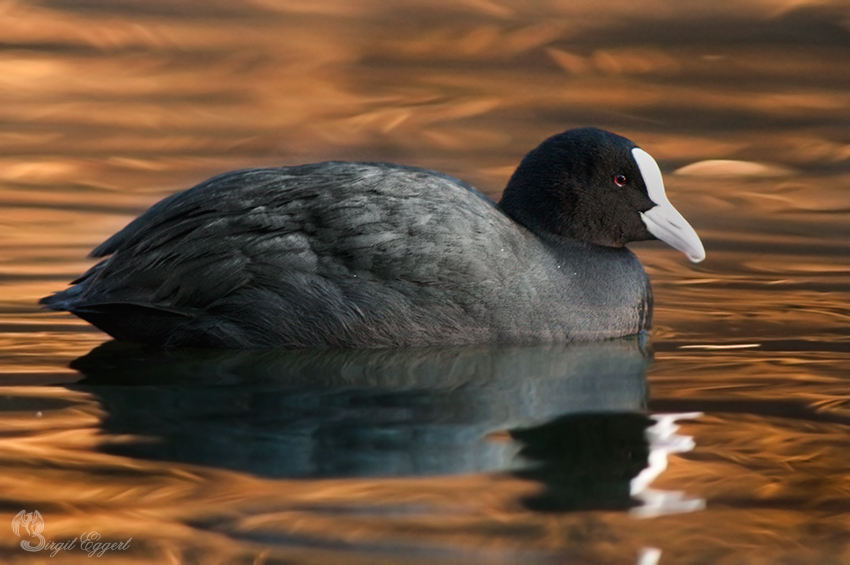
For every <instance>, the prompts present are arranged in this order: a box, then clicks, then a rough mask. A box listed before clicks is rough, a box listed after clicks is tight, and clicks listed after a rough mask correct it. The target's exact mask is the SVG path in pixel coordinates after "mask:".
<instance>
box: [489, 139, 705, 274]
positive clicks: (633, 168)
mask: <svg viewBox="0 0 850 565" xmlns="http://www.w3.org/2000/svg"><path fill="white" fill-rule="evenodd" d="M499 206H500V207H501V208H502V210H504V211H505V213H507V214H508V215H509V216H511V217H512V218H513V219H514V220H516V221H517V222H519V223H520V224H522V225H524V226H525V227H526V228H528V229H529V230H531V231H532V232H534V233H536V234H537V235H539V236H541V237H552V236H554V237H556V238H558V237H566V238H570V239H575V240H579V241H584V242H587V243H593V244H597V245H605V246H609V247H621V246H623V245H625V244H626V243H628V242H630V241H642V240H646V239H655V238H658V239H661V240H663V241H665V242H666V243H668V244H670V245H672V246H673V247H675V248H677V249H679V250H681V251H684V252H685V253H686V254H687V255H688V256H689V257H690V258H691V260H695V261H699V260H702V258H703V257H704V256H705V252H704V251H703V249H702V244H701V243H700V241H699V238H698V237H697V235H696V233H695V232H694V231H693V228H691V226H690V225H688V223H687V222H686V221H685V219H684V218H682V216H681V215H680V214H679V213H678V212H677V211H676V210H675V208H673V206H672V205H671V204H670V203H669V201H668V200H667V197H666V195H665V193H664V185H663V181H662V179H661V173H660V171H659V170H658V165H657V164H656V163H655V160H654V159H653V158H652V157H650V156H649V154H648V153H646V152H645V151H643V150H642V149H640V148H638V147H637V146H636V145H635V144H634V143H633V142H632V141H630V140H628V139H626V138H625V137H621V136H619V135H616V134H613V133H610V132H607V131H603V130H600V129H596V128H580V129H572V130H567V131H565V132H564V133H561V134H558V135H555V136H553V137H550V138H549V139H547V140H546V141H544V142H543V143H541V144H540V145H539V146H538V147H537V148H536V149H534V150H533V151H532V152H531V153H529V154H528V155H526V156H525V158H524V159H523V160H522V162H521V163H520V165H519V167H517V170H516V171H515V172H514V174H513V176H512V177H511V179H510V181H509V182H508V186H507V187H506V188H505V191H504V194H503V195H502V200H501V201H500V202H499Z"/></svg>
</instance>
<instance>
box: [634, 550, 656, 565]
mask: <svg viewBox="0 0 850 565" xmlns="http://www.w3.org/2000/svg"><path fill="white" fill-rule="evenodd" d="M659 559H661V550H660V549H658V548H657V547H644V548H643V549H641V550H640V553H639V554H638V560H637V565H658V560H659Z"/></svg>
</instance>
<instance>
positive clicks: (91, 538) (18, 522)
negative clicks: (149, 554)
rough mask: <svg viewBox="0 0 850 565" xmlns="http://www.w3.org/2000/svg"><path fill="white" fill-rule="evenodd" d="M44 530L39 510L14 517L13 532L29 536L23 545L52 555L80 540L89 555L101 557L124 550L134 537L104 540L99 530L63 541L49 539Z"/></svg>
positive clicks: (21, 512) (25, 536) (73, 546)
mask: <svg viewBox="0 0 850 565" xmlns="http://www.w3.org/2000/svg"><path fill="white" fill-rule="evenodd" d="M43 531H44V517H42V515H41V513H40V512H39V511H38V510H33V511H32V512H27V511H26V510H21V511H20V512H18V513H17V514H15V517H14V518H12V533H14V534H15V535H16V536H18V537H23V538H28V539H23V540H21V547H22V548H24V549H25V550H27V551H41V550H42V549H46V550H47V551H50V552H51V553H50V557H53V556H54V555H56V554H57V553H59V552H60V551H68V550H72V549H76V548H77V542H80V546H79V548H80V549H81V550H83V551H85V552H86V553H88V556H89V557H92V556H94V555H97V556H98V557H100V556H101V555H103V554H104V553H106V552H107V551H123V550H125V549H127V548H128V547H130V542H131V541H132V540H133V538H129V539H127V540H126V541H122V542H102V541H100V534H99V533H97V532H85V533H83V535H81V536H78V537H75V538H74V539H72V540H67V541H63V542H55V541H47V540H46V539H44V536H43V535H41V532H43ZM32 538H36V541H38V544H37V545H33V544H32V543H30V540H31V539H32Z"/></svg>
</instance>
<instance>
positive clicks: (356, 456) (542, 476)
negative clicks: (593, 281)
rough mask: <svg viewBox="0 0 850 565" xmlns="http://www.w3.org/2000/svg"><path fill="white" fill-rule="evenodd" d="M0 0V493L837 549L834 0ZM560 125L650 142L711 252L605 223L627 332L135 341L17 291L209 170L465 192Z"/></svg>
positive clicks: (192, 516) (340, 526)
mask: <svg viewBox="0 0 850 565" xmlns="http://www.w3.org/2000/svg"><path fill="white" fill-rule="evenodd" d="M0 10H2V15H3V17H2V18H0V29H2V37H3V40H2V43H0V49H2V50H0V85H2V87H0V100H2V104H0V118H2V120H3V128H2V131H0V385H2V387H1V388H0V420H1V421H2V428H3V430H4V432H3V434H2V437H0V459H2V461H3V467H4V472H3V474H2V475H3V478H2V479H1V480H0V497H2V499H1V500H2V505H3V508H4V509H5V510H4V512H5V514H6V515H7V519H8V520H9V521H11V520H12V519H13V518H14V517H15V515H16V514H17V513H18V512H19V511H20V510H22V509H25V510H26V511H27V512H33V511H34V510H38V511H39V512H40V514H41V515H42V517H43V519H44V531H43V536H44V537H45V539H47V540H48V541H55V542H61V541H63V540H70V539H73V538H75V537H79V536H81V535H82V534H83V533H84V532H92V531H97V532H98V533H99V534H100V536H101V539H102V540H106V541H124V540H127V539H129V538H132V541H131V542H130V545H129V547H128V548H127V549H125V550H115V551H113V552H111V553H110V557H109V559H111V560H113V561H120V560H125V561H128V562H130V561H132V562H151V563H162V562H199V563H216V562H220V563H230V562H246V563H249V562H250V563H266V562H270V563H271V562H274V563H278V562H296V563H329V562H332V563H432V562H440V563H477V562H481V563H564V562H570V563H588V564H597V563H640V564H641V565H647V564H652V563H661V564H667V563H670V564H672V563H676V564H680V563H722V564H727V563H728V564H733V563H747V564H750V563H765V564H768V563H769V564H776V563H789V564H797V563H800V564H808V563H826V564H828V563H847V562H850V520H848V512H850V474H848V471H847V465H846V453H847V452H848V448H850V400H848V399H850V380H848V373H847V369H846V367H847V365H848V361H850V331H848V324H850V306H848V305H850V252H848V251H850V249H848V247H850V245H848V242H850V221H848V220H850V74H848V73H847V68H848V63H850V12H848V9H847V6H846V5H845V3H844V2H839V1H835V2H805V1H803V2H794V3H788V2H781V1H779V0H775V1H771V0H765V1H756V0H752V1H750V0H747V1H744V2H717V1H712V2H708V1H705V2H703V1H697V2H688V3H680V2H674V1H672V0H652V1H649V2H641V3H632V2H619V1H617V0H613V1H610V2H602V3H600V2H596V1H594V2H557V1H553V2H516V1H489V0H469V1H465V2H444V1H442V0H429V1H425V0H421V1H415V2H405V3H403V4H398V3H393V2H385V1H383V0H373V1H369V2H357V3H352V2H341V1H337V0H320V1H312V2H298V1H289V2H283V1H274V0H256V1H247V0H246V1H238V2H210V1H204V2H201V1H194V0H188V1H184V2H180V3H173V2H165V1H160V0H145V1H136V0H121V1H115V0H110V1H100V0H86V1H85V2H74V3H66V2H55V1H52V0H45V1H42V2H35V1H26V0H24V1H20V2H11V3H6V4H4V5H3V6H2V7H0ZM584 125H594V126H597V127H602V128H606V129H610V130H613V131H616V132H618V133H620V134H622V135H625V136H627V137H629V138H631V139H633V140H635V141H636V142H637V143H638V144H639V145H640V146H641V147H643V148H644V149H646V150H647V151H648V152H649V153H651V154H652V155H653V156H654V157H655V158H656V159H657V160H658V161H659V163H660V165H661V168H662V171H663V172H664V174H665V179H666V183H667V187H668V188H667V190H668V194H669V196H670V198H671V200H672V201H673V202H674V203H675V204H676V206H677V207H678V208H679V209H680V211H681V212H682V213H683V215H684V216H685V217H686V218H688V219H689V221H690V222H691V224H692V225H693V226H694V227H695V228H696V230H697V231H698V232H699V233H700V235H701V237H702V239H703V242H704V244H705V247H706V250H707V253H708V258H707V259H706V260H705V262H703V263H700V264H698V265H693V264H690V263H689V262H688V261H687V260H686V259H685V258H684V257H683V256H682V255H681V254H680V253H678V252H676V251H674V250H671V249H669V248H665V247H663V246H662V245H661V244H658V243H647V244H640V245H636V246H634V248H635V250H636V252H637V253H638V254H639V255H640V257H641V260H642V261H643V263H644V265H645V266H646V268H647V271H648V272H649V274H650V276H651V277H652V280H653V287H654V291H655V297H656V308H655V315H654V322H655V325H654V328H653V330H652V332H651V335H650V336H648V343H643V342H641V341H640V340H635V339H629V340H622V341H615V342H611V343H606V344H594V345H589V346H580V347H560V346H558V347H544V348H486V347H484V348H463V349H452V348H437V349H422V350H403V351H394V352H362V351H359V352H358V351H337V352H324V353H318V352H282V353H281V352H278V353H270V352H266V353H256V352H255V353H244V352H243V353H239V352H220V353H209V352H200V351H185V352H165V353H164V352H156V351H150V350H147V349H144V348H137V347H128V346H125V345H122V344H115V343H110V342H108V338H107V336H105V335H104V334H102V333H100V332H98V331H97V330H95V329H93V328H92V327H90V326H88V325H86V324H85V323H83V322H81V321H80V320H77V319H74V318H73V317H71V316H68V315H63V314H57V313H50V312H44V311H41V310H39V309H38V307H37V306H36V305H35V302H36V301H37V299H38V298H40V297H41V296H44V295H46V294H48V293H50V292H52V291H55V290H57V289H60V288H62V287H63V286H64V285H65V284H66V283H67V282H68V281H70V280H72V279H73V278H74V277H76V276H77V275H79V274H80V273H82V272H83V271H84V270H85V269H86V268H87V267H88V266H90V265H91V261H90V260H88V259H86V254H87V253H88V252H89V251H90V250H91V249H92V248H93V247H94V246H96V245H97V244H99V243H100V242H101V241H103V240H104V239H105V238H106V237H107V236H109V235H110V234H111V233H113V232H114V231H115V230H116V229H118V228H120V227H121V226H123V225H124V224H126V222H128V221H129V220H130V219H132V218H133V217H134V216H135V215H137V214H138V213H140V212H141V211H143V210H144V209H146V208H147V207H148V206H150V205H151V204H152V203H154V202H155V201H157V200H158V199H159V198H161V197H163V196H165V195H167V194H170V193H172V192H174V191H177V190H180V189H183V188H187V187H189V186H191V185H193V184H195V183H197V182H200V181H202V180H204V179H206V178H207V177H209V176H212V175H214V174H217V173H220V172H224V171H227V170H230V169H236V168H244V167H250V166H266V165H284V164H297V163H302V162H311V161H320V160H328V159H356V160H370V161H396V162H402V163H405V164H409V165H416V166H422V167H427V168H432V169H437V170H441V171H444V172H446V173H449V174H452V175H455V176H458V177H460V178H462V179H464V180H466V181H467V182H470V183H471V184H473V185H474V186H476V187H478V188H479V189H481V190H482V191H484V192H485V193H487V194H489V195H491V196H493V197H494V198H495V197H498V194H499V193H500V191H501V189H502V187H503V186H504V184H505V182H506V180H507V178H508V176H509V175H510V173H511V172H512V170H513V168H514V167H515V166H516V164H517V162H518V161H519V159H520V158H521V157H522V156H523V155H524V154H525V153H526V152H527V151H528V150H529V149H531V148H532V147H534V146H536V145H537V144H538V143H539V142H540V141H541V140H542V139H544V138H545V137H548V136H549V135H552V134H554V133H557V132H559V131H561V130H563V129H566V128H568V127H575V126H584ZM666 414H672V415H673V416H665V415H666ZM32 539H33V540H35V538H32ZM21 540H22V538H21V537H19V536H16V535H15V534H14V533H13V532H12V531H11V530H7V531H6V533H5V534H2V535H0V547H2V551H3V553H4V556H5V557H7V558H8V559H9V560H13V561H15V560H20V561H24V560H30V561H32V560H38V559H41V560H44V561H47V560H50V561H51V562H53V561H57V562H58V561H65V562H76V561H79V560H81V559H88V557H86V554H85V553H84V552H83V551H82V550H81V549H80V548H79V547H77V548H75V549H68V550H64V551H59V552H57V554H56V555H55V556H54V557H50V556H49V554H48V553H47V552H41V553H37V554H35V555H32V554H28V553H27V552H25V551H24V550H23V549H22V548H21V547H20V545H19V544H20V542H21ZM103 558H106V557H105V556H104V557H103Z"/></svg>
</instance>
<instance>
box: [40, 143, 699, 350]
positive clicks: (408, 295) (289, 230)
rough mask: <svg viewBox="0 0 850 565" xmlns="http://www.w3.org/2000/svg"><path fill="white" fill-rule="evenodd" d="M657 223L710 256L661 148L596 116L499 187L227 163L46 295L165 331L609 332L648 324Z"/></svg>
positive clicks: (374, 170)
mask: <svg viewBox="0 0 850 565" xmlns="http://www.w3.org/2000/svg"><path fill="white" fill-rule="evenodd" d="M655 238H657V239H660V240H662V241H665V242H667V243H668V244H670V245H671V246H673V247H675V248H677V249H679V250H681V251H683V252H685V253H686V254H687V255H688V257H690V259H691V260H693V261H701V260H702V259H703V258H704V256H705V252H704V251H703V247H702V243H701V242H700V240H699V237H698V236H697V234H696V232H694V230H693V228H691V226H690V225H689V224H688V223H687V222H686V221H685V219H684V218H683V217H682V216H681V215H680V214H679V213H678V212H677V211H676V209H675V208H673V206H672V205H671V204H670V202H669V201H668V200H667V197H666V195H665V192H664V185H663V183H662V179H661V172H660V171H659V169H658V165H657V164H656V162H655V160H654V159H653V158H652V157H650V155H649V154H648V153H646V152H644V151H643V150H642V149H639V148H638V147H637V146H636V145H635V144H634V143H633V142H631V141H629V140H628V139H626V138H624V137H620V136H618V135H615V134H613V133H609V132H606V131H602V130H599V129H594V128H581V129H573V130H568V131H566V132H564V133H561V134H559V135H555V136H553V137H551V138H549V139H547V140H546V141H544V142H543V143H542V144H541V145H540V146H539V147H537V148H536V149H534V150H533V151H532V152H531V153H529V154H528V155H527V156H526V157H525V158H524V159H523V160H522V162H521V163H520V165H519V167H518V168H517V170H516V172H515V173H514V174H513V176H512V177H511V179H510V181H509V182H508V185H507V187H506V188H505V191H504V193H503V195H502V199H501V201H500V202H499V203H498V204H497V203H495V202H493V201H492V200H490V199H489V198H487V197H486V196H484V195H483V194H481V193H480V192H478V191H476V190H475V189H474V188H472V187H471V186H469V185H468V184H466V183H464V182H462V181H460V180H458V179H455V178H453V177H450V176H448V175H445V174H442V173H437V172H434V171H428V170H424V169H419V168H415V167H408V166H402V165H394V164H388V163H348V162H325V163H318V164H310V165H300V166H294V167H280V168H267V169H248V170H242V171H235V172H230V173H225V174H223V175H220V176H217V177H214V178H212V179H210V180H208V181H206V182H204V183H201V184H200V185H198V186H195V187H194V188H191V189H189V190H186V191H185V192H181V193H178V194H175V195H173V196H170V197H168V198H166V199H164V200H162V201H161V202H159V203H158V204H155V205H154V206H153V207H152V208H151V209H150V210H148V211H147V212H145V213H144V214H142V215H141V216H139V217H138V218H137V219H135V220H134V221H132V222H131V223H130V224H129V225H127V227H125V228H124V229H122V230H121V231H119V232H118V233H116V234H115V235H113V236H112V237H111V238H109V239H108V240H106V242H104V243H103V244H102V245H100V246H99V247H97V248H96V249H95V250H94V251H92V253H91V256H92V257H104V259H103V260H102V261H101V262H99V263H98V264H96V265H95V266H94V267H92V268H91V269H89V271H88V272H86V273H85V274H84V275H82V276H81V277H80V278H78V279H77V280H75V281H73V283H71V284H72V286H70V287H69V288H68V289H66V290H64V291H62V292H58V293H56V294H54V295H52V296H49V297H46V298H43V299H42V300H41V303H42V304H44V305H46V306H47V307H48V308H51V309H54V310H66V311H69V312H72V313H73V314H75V315H77V316H79V317H81V318H83V319H84V320H87V321H88V322H90V323H92V324H94V325H95V326H97V327H98V328H100V329H101V330H103V331H105V332H106V333H108V334H110V335H112V336H113V337H115V338H117V339H121V340H129V341H135V342H141V343H146V344H151V345H155V346H165V347H173V346H195V347H218V348H266V347H290V348H303V347H397V346H421V345H438V344H464V343H499V342H504V343H508V342H510V343H523V342H524V343H540V342H565V341H570V340H589V339H601V338H610V337H617V336H623V335H628V334H634V333H637V332H640V331H642V330H644V329H645V328H647V327H648V326H649V323H650V319H651V313H652V291H651V289H650V285H649V279H648V277H647V275H646V273H645V271H644V270H643V267H642V266H641V264H640V262H639V261H638V259H637V257H636V256H635V255H634V254H633V253H632V252H631V251H629V250H628V249H626V248H625V247H624V244H626V243H628V242H630V241H640V240H647V239H655Z"/></svg>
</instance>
